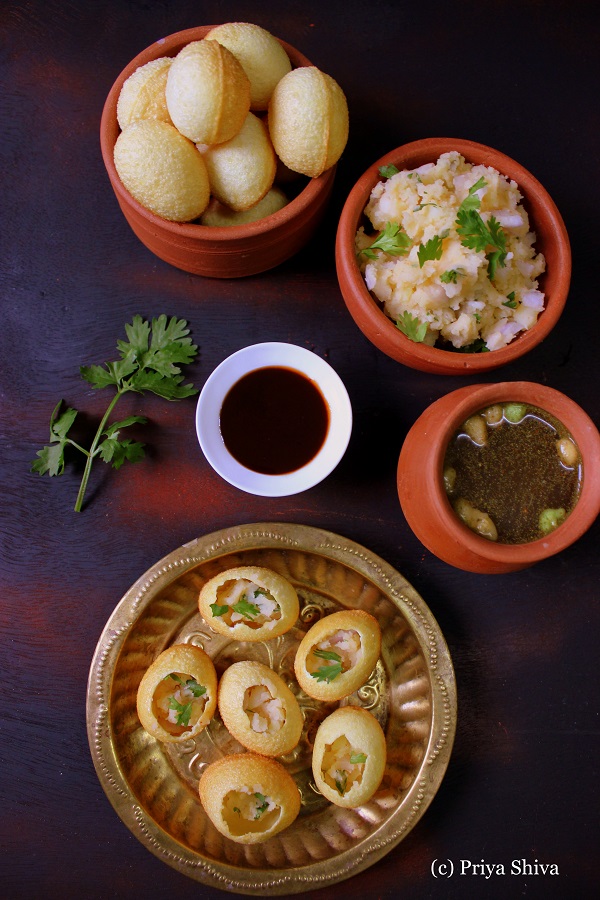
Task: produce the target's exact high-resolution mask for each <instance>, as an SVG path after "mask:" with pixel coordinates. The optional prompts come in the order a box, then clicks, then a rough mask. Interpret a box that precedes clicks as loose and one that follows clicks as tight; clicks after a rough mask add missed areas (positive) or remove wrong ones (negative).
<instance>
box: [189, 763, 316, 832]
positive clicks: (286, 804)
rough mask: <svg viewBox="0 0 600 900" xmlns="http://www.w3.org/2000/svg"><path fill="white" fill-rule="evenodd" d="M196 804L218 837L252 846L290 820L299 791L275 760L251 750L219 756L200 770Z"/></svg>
mask: <svg viewBox="0 0 600 900" xmlns="http://www.w3.org/2000/svg"><path fill="white" fill-rule="evenodd" d="M199 793H200V802H201V803H202V806H203V807H204V810H205V812H206V814H207V816H208V817H209V819H210V820H211V822H212V823H213V825H214V826H215V828H216V829H217V831H219V832H220V833H221V834H222V835H224V837H226V838H229V839H230V840H232V841H236V843H238V844H258V843H262V842H263V841H266V840H268V839H269V838H270V837H272V836H273V835H274V834H278V832H280V831H283V829H284V828H287V827H288V826H289V825H291V824H292V822H293V821H294V819H295V818H296V816H297V815H298V813H299V811H300V792H299V791H298V788H297V787H296V783H295V781H294V779H293V778H292V776H291V775H290V774H289V773H288V772H287V771H286V769H284V767H283V766H282V765H281V763H278V762H276V761H275V760H274V759H269V758H267V757H264V756H259V755H257V754H254V753H238V754H233V755H231V756H224V757H223V758H222V759H218V760H217V761H216V762H213V763H211V764H210V765H209V766H207V768H206V769H205V770H204V772H203V773H202V776H201V778H200V784H199Z"/></svg>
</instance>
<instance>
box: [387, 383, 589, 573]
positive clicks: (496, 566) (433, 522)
mask: <svg viewBox="0 0 600 900" xmlns="http://www.w3.org/2000/svg"><path fill="white" fill-rule="evenodd" d="M510 401H517V402H521V403H529V404H532V405H533V406H537V407H539V408H540V409H543V410H545V411H546V412H548V413H550V414H551V415H553V416H554V417H555V418H556V419H558V420H559V421H560V422H562V423H563V425H565V427H566V428H567V429H568V431H569V432H570V433H571V435H572V437H573V439H574V440H575V442H576V443H577V445H578V447H579V451H580V454H581V459H582V463H583V483H582V488H581V494H580V497H579V500H578V501H577V503H576V505H575V507H574V509H573V510H572V512H571V513H570V515H568V516H567V518H566V519H565V520H564V522H563V523H562V524H561V525H559V526H558V527H557V528H556V529H555V530H554V531H552V532H551V533H550V534H548V535H547V536H546V537H544V538H541V539H539V540H535V541H531V542H529V543H525V544H501V543H497V542H493V541H490V540H487V539H486V538H483V537H481V536H480V535H478V534H475V533H474V532H473V531H471V530H470V529H469V528H467V526H466V525H464V524H463V523H462V522H461V521H460V519H459V518H458V516H457V515H456V514H455V512H454V510H453V509H452V506H451V505H450V502H449V500H448V497H447V496H446V491H445V489H444V484H443V465H444V457H445V454H446V449H447V446H448V443H449V441H450V439H451V438H452V436H453V435H454V434H455V432H456V431H457V429H458V428H459V426H460V425H461V424H462V423H463V422H464V421H465V420H466V419H468V418H469V416H471V415H473V414H474V413H476V412H478V411H479V410H481V409H484V408H485V407H487V406H491V405H493V404H495V403H506V402H510ZM397 485H398V496H399V498H400V504H401V506H402V511H403V512H404V515H405V517H406V521H407V522H408V524H409V525H410V527H411V528H412V530H413V531H414V533H415V535H416V536H417V537H418V538H419V540H420V541H421V542H422V543H423V544H424V545H425V546H426V547H427V548H428V549H429V550H430V551H431V552H432V553H433V554H435V556H437V557H439V558H440V559H442V560H444V562H447V563H449V564H450V565H452V566H456V567H457V568H458V569H464V570H466V571H467V572H482V573H489V574H491V573H499V572H512V571H516V570H518V569H524V568H526V567H527V566H531V565H533V564H534V563H536V562H539V561H540V560H542V559H546V558H547V557H549V556H553V555H554V554H555V553H559V552H560V551H561V550H564V549H565V548H566V547H569V546H570V545H571V544H573V543H574V542H575V541H576V540H578V538H580V537H581V535H582V534H584V533H585V532H586V531H587V530H588V528H590V526H591V525H592V524H593V522H594V521H595V519H596V517H597V516H598V513H600V434H599V433H598V430H597V428H596V426H595V425H594V423H593V422H592V420H591V419H590V418H589V416H588V415H587V414H586V413H585V412H584V411H583V410H582V409H581V407H579V406H578V405H577V404H576V403H574V402H573V400H570V399H569V398H568V397H566V396H565V395H564V394H561V393H560V392H559V391H556V390H554V389H553V388H550V387H546V386H544V385H541V384H534V383H530V382H526V381H515V382H501V383H498V384H479V385H477V384H476V385H470V386H469V387H464V388H459V390H456V391H452V392H451V393H450V394H446V395H445V396H444V397H441V398H440V399H439V400H437V401H436V402H435V403H432V404H431V406H429V407H428V408H427V409H426V410H425V412H424V413H423V414H422V415H421V416H420V417H419V418H418V419H417V421H416V422H415V424H414V425H413V426H412V428H411V429H410V431H409V432H408V435H407V436H406V439H405V441H404V444H403V446H402V450H401V452H400V458H399V461H398V472H397Z"/></svg>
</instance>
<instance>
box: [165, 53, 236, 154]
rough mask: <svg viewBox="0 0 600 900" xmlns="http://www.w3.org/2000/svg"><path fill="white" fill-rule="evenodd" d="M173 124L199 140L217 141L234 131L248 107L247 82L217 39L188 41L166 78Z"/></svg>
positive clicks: (202, 142)
mask: <svg viewBox="0 0 600 900" xmlns="http://www.w3.org/2000/svg"><path fill="white" fill-rule="evenodd" d="M166 97H167V108H168V110H169V114H170V116H171V119H172V120H173V124H174V125H175V127H176V128H177V129H178V130H179V131H180V132H181V133H182V134H184V135H185V136H186V137H187V138H189V139H190V140H191V141H194V142H195V143H199V144H221V143H222V142H223V141H228V140H230V139H231V138H232V137H233V136H234V135H235V134H237V133H238V131H239V130H240V128H241V127H242V125H243V124H244V120H245V118H246V116H247V115H248V111H249V109H250V82H249V81H248V77H247V75H246V73H245V72H244V70H243V68H242V66H241V65H240V63H239V62H238V61H237V59H236V58H235V56H234V55H233V54H232V53H230V52H229V50H228V49H227V48H226V47H223V46H222V45H221V44H219V43H218V42H217V41H206V40H202V41H192V42H191V43H189V44H187V46H185V47H184V48H183V49H182V50H180V51H179V53H178V54H177V56H176V57H175V59H174V60H173V63H172V65H171V68H170V69H169V75H168V78H167V88H166Z"/></svg>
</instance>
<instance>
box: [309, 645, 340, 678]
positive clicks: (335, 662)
mask: <svg viewBox="0 0 600 900" xmlns="http://www.w3.org/2000/svg"><path fill="white" fill-rule="evenodd" d="M313 654H314V655H315V656H317V657H319V659H326V660H327V661H328V662H329V665H327V666H321V667H320V668H319V669H317V670H316V672H311V675H312V677H313V678H316V680H317V681H319V682H321V681H326V682H327V684H329V683H330V682H332V681H333V680H334V678H337V677H338V675H341V674H342V657H341V656H340V655H339V653H336V652H335V650H313Z"/></svg>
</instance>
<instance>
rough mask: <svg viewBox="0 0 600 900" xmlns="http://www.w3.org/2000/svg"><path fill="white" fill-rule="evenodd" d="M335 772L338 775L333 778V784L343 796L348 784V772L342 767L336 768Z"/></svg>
mask: <svg viewBox="0 0 600 900" xmlns="http://www.w3.org/2000/svg"><path fill="white" fill-rule="evenodd" d="M335 774H336V775H337V776H338V777H337V778H336V779H335V786H336V788H337V790H338V794H341V795H342V796H343V795H344V794H345V793H346V786H347V784H348V773H347V772H345V771H344V770H343V769H337V771H336V773H335Z"/></svg>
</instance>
